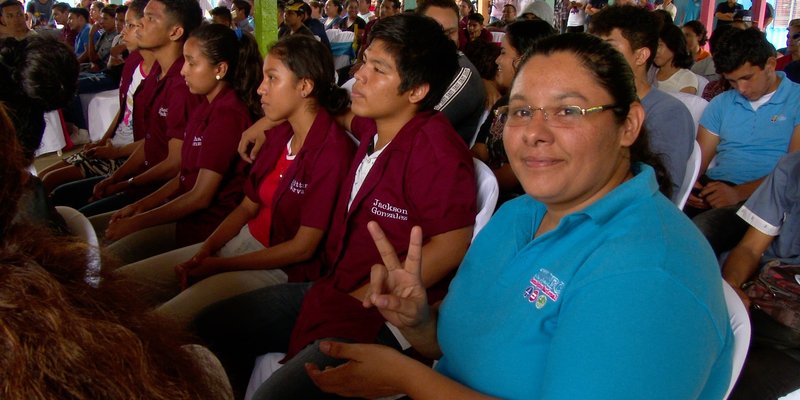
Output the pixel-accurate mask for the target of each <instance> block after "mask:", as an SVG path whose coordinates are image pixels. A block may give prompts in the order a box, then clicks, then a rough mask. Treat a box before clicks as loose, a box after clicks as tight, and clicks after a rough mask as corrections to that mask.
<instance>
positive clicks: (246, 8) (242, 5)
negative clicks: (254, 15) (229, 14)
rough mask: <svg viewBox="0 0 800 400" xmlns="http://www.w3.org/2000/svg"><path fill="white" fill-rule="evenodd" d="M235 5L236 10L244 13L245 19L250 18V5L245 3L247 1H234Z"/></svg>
mask: <svg viewBox="0 0 800 400" xmlns="http://www.w3.org/2000/svg"><path fill="white" fill-rule="evenodd" d="M233 5H235V6H236V8H238V9H240V10H242V11H244V16H245V17H249V16H250V3H248V2H247V1H245V0H233Z"/></svg>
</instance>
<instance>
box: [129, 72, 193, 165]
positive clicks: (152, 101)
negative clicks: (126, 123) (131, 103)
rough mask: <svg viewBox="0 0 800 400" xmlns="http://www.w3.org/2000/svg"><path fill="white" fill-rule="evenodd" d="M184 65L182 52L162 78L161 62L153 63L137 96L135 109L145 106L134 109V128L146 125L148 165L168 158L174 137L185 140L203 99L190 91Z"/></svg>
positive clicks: (146, 163)
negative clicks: (184, 74)
mask: <svg viewBox="0 0 800 400" xmlns="http://www.w3.org/2000/svg"><path fill="white" fill-rule="evenodd" d="M182 67H183V56H180V57H179V58H178V59H177V60H175V62H174V63H172V66H171V67H170V68H169V70H168V71H167V73H166V75H164V77H163V78H160V75H161V66H160V65H159V64H158V63H155V64H153V68H151V69H150V74H149V75H147V78H145V80H144V81H143V82H142V89H141V90H139V93H138V94H137V96H136V97H135V100H136V107H134V110H135V109H136V108H141V111H142V113H141V114H140V113H137V112H134V120H133V126H134V132H135V131H136V130H137V129H139V128H138V127H137V125H138V126H139V127H141V128H143V129H144V156H145V161H144V162H145V169H149V168H152V167H153V166H154V165H156V164H158V163H160V162H161V161H163V160H164V159H165V158H167V154H168V153H169V147H168V143H169V140H170V139H180V140H183V136H184V133H185V132H186V121H187V120H188V119H189V115H190V114H191V113H192V111H193V110H194V109H195V107H197V105H198V104H200V102H201V101H203V97H202V96H197V95H194V94H192V93H191V92H189V87H187V86H186V81H184V79H183V77H182V76H181V68H182ZM137 114H138V115H137ZM137 116H138V119H137Z"/></svg>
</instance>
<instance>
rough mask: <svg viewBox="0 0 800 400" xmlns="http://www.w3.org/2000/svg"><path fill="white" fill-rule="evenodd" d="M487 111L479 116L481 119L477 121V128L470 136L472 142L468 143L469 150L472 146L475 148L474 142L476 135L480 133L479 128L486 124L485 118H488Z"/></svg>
mask: <svg viewBox="0 0 800 400" xmlns="http://www.w3.org/2000/svg"><path fill="white" fill-rule="evenodd" d="M489 111H490V110H488V109H487V110H483V114H481V118H480V119H479V120H478V127H477V128H475V133H473V134H472V140H470V141H469V148H470V149H471V148H472V146H475V140H477V139H478V133H480V131H481V126H483V123H484V122H486V118H489Z"/></svg>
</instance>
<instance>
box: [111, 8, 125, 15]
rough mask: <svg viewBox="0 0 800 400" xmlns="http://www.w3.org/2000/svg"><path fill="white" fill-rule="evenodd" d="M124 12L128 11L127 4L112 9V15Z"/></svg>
mask: <svg viewBox="0 0 800 400" xmlns="http://www.w3.org/2000/svg"><path fill="white" fill-rule="evenodd" d="M126 12H128V6H119V7H117V9H116V10H114V15H120V14H122V15H125V13H126Z"/></svg>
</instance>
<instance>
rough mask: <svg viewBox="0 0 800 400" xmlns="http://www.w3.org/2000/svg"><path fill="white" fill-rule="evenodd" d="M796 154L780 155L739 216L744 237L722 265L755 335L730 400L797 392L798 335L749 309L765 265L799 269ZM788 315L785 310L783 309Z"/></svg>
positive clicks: (798, 167)
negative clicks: (751, 290) (752, 291)
mask: <svg viewBox="0 0 800 400" xmlns="http://www.w3.org/2000/svg"><path fill="white" fill-rule="evenodd" d="M798 182H800V152H795V153H790V154H788V155H786V156H784V157H783V158H782V159H781V160H780V161H778V165H777V166H776V167H775V170H774V171H773V172H772V173H770V175H769V176H768V177H767V179H765V180H764V182H763V183H762V184H761V185H760V186H759V187H758V189H756V191H755V192H753V195H752V196H750V198H749V199H748V200H747V201H746V202H745V203H744V205H743V206H742V208H740V209H739V211H738V212H737V214H738V215H739V216H740V217H741V218H742V219H743V220H745V221H746V222H747V224H748V228H747V232H746V233H745V234H744V237H743V238H742V240H741V241H740V242H739V244H737V245H736V247H734V248H733V250H731V253H730V254H729V255H728V258H727V259H726V260H725V265H724V266H723V270H722V275H723V277H725V280H727V281H728V283H730V284H731V286H733V288H734V289H736V291H737V293H739V296H740V297H741V298H742V301H744V303H745V305H746V306H747V307H748V309H749V312H750V323H751V326H752V331H753V336H752V340H751V344H750V348H749V350H748V351H747V359H746V360H745V364H744V368H743V369H742V373H741V375H740V376H739V380H738V381H737V383H736V387H735V388H734V390H733V392H732V393H731V397H730V398H731V399H753V398H779V397H781V396H783V395H786V394H787V393H789V392H791V391H794V390H796V389H798V388H800V379H798V376H800V359H799V358H800V357H799V356H800V351H798V350H800V340H798V336H797V332H796V331H795V330H794V329H792V328H790V327H788V326H786V325H784V324H782V323H780V322H779V321H778V320H776V319H773V318H772V317H771V316H770V315H769V314H766V313H765V312H764V311H763V310H762V309H761V308H759V307H758V306H751V299H750V297H749V296H748V294H747V292H748V290H747V289H746V288H747V286H749V285H750V284H752V281H754V280H756V279H757V278H758V275H759V272H760V270H761V269H762V268H765V265H769V266H770V267H773V268H774V267H776V266H777V265H795V266H796V265H798V264H800V251H798V248H797V243H798V239H799V238H798V236H797V235H798V230H797V227H796V225H794V224H792V221H795V219H796V218H797V217H798V214H799V213H800V197H799V196H798V194H800V191H798ZM787 311H788V310H787Z"/></svg>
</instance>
